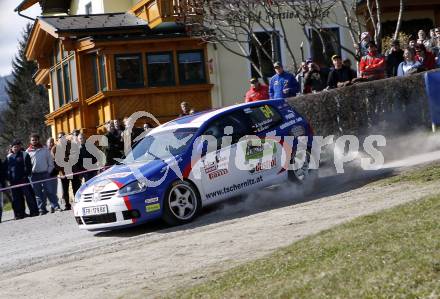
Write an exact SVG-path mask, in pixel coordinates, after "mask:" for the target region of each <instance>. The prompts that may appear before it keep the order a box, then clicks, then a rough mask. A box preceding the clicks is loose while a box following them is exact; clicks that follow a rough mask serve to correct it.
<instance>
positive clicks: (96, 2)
mask: <svg viewBox="0 0 440 299" xmlns="http://www.w3.org/2000/svg"><path fill="white" fill-rule="evenodd" d="M89 2H91V3H92V13H93V14H100V13H112V12H126V11H128V10H129V9H130V8H132V7H133V6H134V5H135V4H136V3H138V2H139V0H72V4H71V8H70V14H71V15H80V14H85V12H86V11H85V6H86V4H87V3H89Z"/></svg>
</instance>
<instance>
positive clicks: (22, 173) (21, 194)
mask: <svg viewBox="0 0 440 299" xmlns="http://www.w3.org/2000/svg"><path fill="white" fill-rule="evenodd" d="M5 162H6V165H5V168H6V176H7V180H8V181H9V184H10V185H11V186H16V185H21V184H29V179H28V177H30V176H31V174H32V162H31V157H30V156H29V154H28V153H27V152H25V151H23V148H22V143H21V141H20V140H14V141H13V142H12V144H11V150H10V154H9V155H8V156H7V158H6V161H5ZM11 192H12V209H13V210H14V215H15V219H16V220H19V219H23V218H24V217H26V216H27V215H26V213H25V209H26V207H25V198H26V203H27V206H28V209H29V216H31V217H32V216H37V215H38V206H37V201H36V200H35V196H34V193H33V192H32V189H31V186H30V185H25V186H22V187H19V188H14V189H11Z"/></svg>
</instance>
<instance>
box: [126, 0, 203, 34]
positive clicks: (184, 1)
mask: <svg viewBox="0 0 440 299" xmlns="http://www.w3.org/2000/svg"><path fill="white" fill-rule="evenodd" d="M202 2H203V1H200V0H143V1H140V2H139V3H138V4H136V5H135V6H134V7H133V8H132V9H131V12H133V13H134V14H135V15H136V16H137V17H139V18H142V19H144V20H146V21H147V22H148V26H149V27H150V28H154V27H156V26H158V25H159V24H161V23H163V22H179V21H181V22H185V21H186V20H189V19H191V20H192V21H194V20H196V19H198V18H201V16H202V15H201V14H202V12H203V9H201V8H200V6H201V5H202Z"/></svg>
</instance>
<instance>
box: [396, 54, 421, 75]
mask: <svg viewBox="0 0 440 299" xmlns="http://www.w3.org/2000/svg"><path fill="white" fill-rule="evenodd" d="M403 57H404V59H405V60H404V61H402V62H401V63H400V64H399V67H398V69H397V76H399V77H402V76H407V75H411V74H414V73H417V72H418V70H419V68H420V67H421V66H422V64H421V63H420V62H419V61H417V60H416V59H415V52H414V50H413V49H411V48H409V47H408V48H406V49H405V51H403Z"/></svg>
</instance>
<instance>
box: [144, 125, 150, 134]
mask: <svg viewBox="0 0 440 299" xmlns="http://www.w3.org/2000/svg"><path fill="white" fill-rule="evenodd" d="M151 129H152V127H151V125H150V124H149V123H145V124H144V131H145V132H147V133H148V132H150V131H151Z"/></svg>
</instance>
